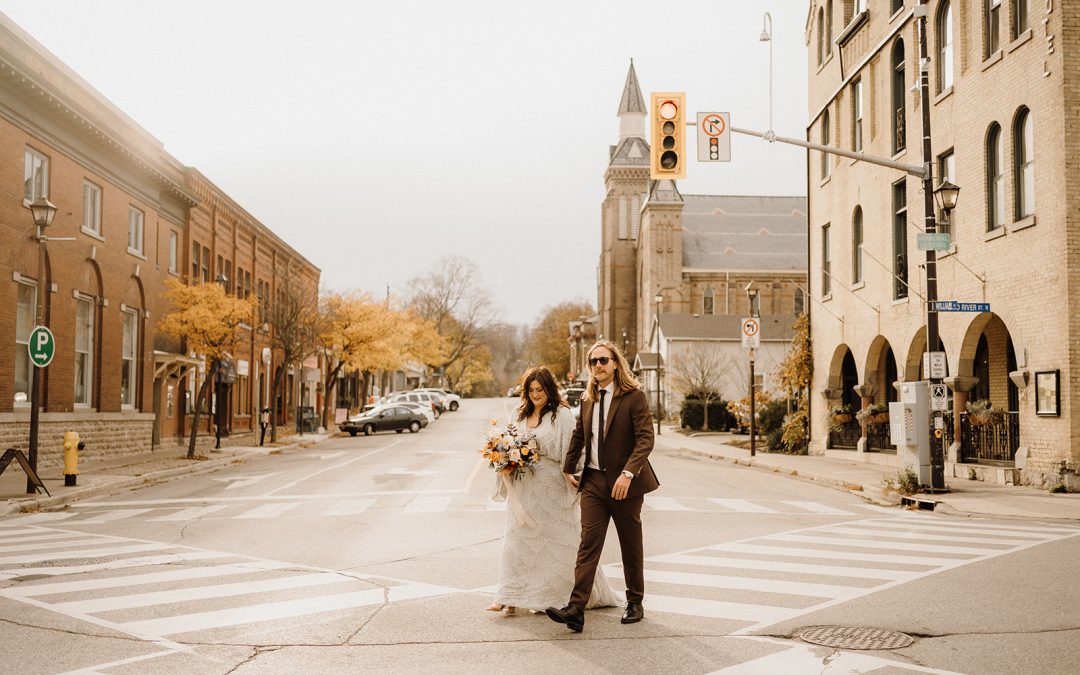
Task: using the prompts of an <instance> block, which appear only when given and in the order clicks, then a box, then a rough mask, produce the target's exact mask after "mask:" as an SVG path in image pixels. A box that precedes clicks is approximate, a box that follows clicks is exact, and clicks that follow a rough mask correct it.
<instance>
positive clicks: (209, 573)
mask: <svg viewBox="0 0 1080 675" xmlns="http://www.w3.org/2000/svg"><path fill="white" fill-rule="evenodd" d="M288 567H292V565H290V564H289V563H270V562H260V563H255V562H244V563H234V564H231V565H212V566H210V567H186V568H183V569H178V570H170V571H168V572H149V573H146V574H129V575H126V576H122V577H108V578H106V579H86V580H84V581H58V582H52V583H37V584H33V585H29V586H26V585H24V586H17V587H13V588H8V589H5V591H6V592H7V593H10V594H12V595H18V596H19V597H27V598H29V597H36V596H42V595H56V594H58V593H79V592H83V591H98V590H105V589H106V588H127V587H130V586H140V585H142V584H159V583H166V582H170V581H186V580H189V579H208V578H214V577H226V576H232V575H236V574H254V573H257V572H263V571H269V570H277V569H285V568H288Z"/></svg>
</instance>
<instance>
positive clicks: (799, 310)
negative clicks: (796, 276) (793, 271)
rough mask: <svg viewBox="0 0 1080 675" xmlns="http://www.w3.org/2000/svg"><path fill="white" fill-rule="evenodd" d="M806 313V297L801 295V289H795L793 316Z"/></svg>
mask: <svg viewBox="0 0 1080 675" xmlns="http://www.w3.org/2000/svg"><path fill="white" fill-rule="evenodd" d="M805 312H806V296H805V295H803V290H802V289H801V288H798V287H796V288H795V315H796V316H798V315H799V314H803V313H805Z"/></svg>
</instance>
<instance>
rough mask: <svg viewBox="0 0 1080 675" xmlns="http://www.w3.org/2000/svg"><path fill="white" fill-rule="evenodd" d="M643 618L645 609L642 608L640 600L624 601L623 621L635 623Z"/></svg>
mask: <svg viewBox="0 0 1080 675" xmlns="http://www.w3.org/2000/svg"><path fill="white" fill-rule="evenodd" d="M644 618H645V610H644V609H642V607H641V603H640V602H628V603H626V611H625V612H623V615H622V622H623V623H637V622H638V621H641V620H642V619H644Z"/></svg>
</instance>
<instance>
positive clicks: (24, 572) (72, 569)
mask: <svg viewBox="0 0 1080 675" xmlns="http://www.w3.org/2000/svg"><path fill="white" fill-rule="evenodd" d="M234 557H236V556H234V555H233V554H232V553H219V552H217V551H183V552H180V553H169V554H167V555H154V556H142V557H137V558H120V559H118V560H107V561H105V562H100V563H93V564H90V565H69V566H65V567H55V566H50V567H18V568H14V569H8V570H0V575H6V576H7V578H9V579H10V578H14V577H22V576H31V575H39V574H43V575H47V576H50V577H58V576H64V575H68V574H83V573H85V572H100V571H102V570H119V569H127V568H130V567H152V566H154V565H169V564H172V563H178V562H183V561H185V560H210V559H213V558H234ZM0 592H2V591H0Z"/></svg>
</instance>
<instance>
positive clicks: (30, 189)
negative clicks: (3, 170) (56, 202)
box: [23, 148, 49, 204]
mask: <svg viewBox="0 0 1080 675" xmlns="http://www.w3.org/2000/svg"><path fill="white" fill-rule="evenodd" d="M48 196H49V158H48V157H46V156H45V155H43V154H41V153H40V152H36V151H34V150H31V149H30V148H27V149H26V154H25V155H24V156H23V201H24V202H26V203H27V204H30V203H32V202H33V201H34V200H36V199H37V198H38V197H45V198H48Z"/></svg>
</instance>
